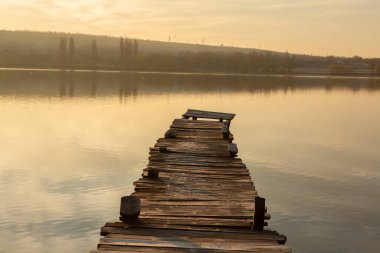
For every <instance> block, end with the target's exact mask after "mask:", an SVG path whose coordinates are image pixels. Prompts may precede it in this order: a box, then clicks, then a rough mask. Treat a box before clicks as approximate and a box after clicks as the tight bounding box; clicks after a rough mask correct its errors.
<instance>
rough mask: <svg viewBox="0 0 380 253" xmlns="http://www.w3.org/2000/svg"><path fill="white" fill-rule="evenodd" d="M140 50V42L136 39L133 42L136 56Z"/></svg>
mask: <svg viewBox="0 0 380 253" xmlns="http://www.w3.org/2000/svg"><path fill="white" fill-rule="evenodd" d="M138 52H139V43H138V41H137V40H136V39H135V41H134V43H133V55H134V56H137V54H138Z"/></svg>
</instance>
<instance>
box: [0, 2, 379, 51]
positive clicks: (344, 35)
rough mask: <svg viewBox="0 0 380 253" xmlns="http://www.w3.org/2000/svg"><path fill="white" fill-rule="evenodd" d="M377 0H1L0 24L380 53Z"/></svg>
mask: <svg viewBox="0 0 380 253" xmlns="http://www.w3.org/2000/svg"><path fill="white" fill-rule="evenodd" d="M379 27H380V1H379V0H297V1H296V0H228V1H227V0H60V1H58V0H27V1H26V0H0V29H6V30H20V29H22V30H25V29H27V30H39V31H60V32H80V33H89V34H99V35H114V36H120V35H126V36H128V37H136V38H141V39H153V40H163V41H167V40H168V38H169V36H171V39H172V41H179V42H190V43H202V41H203V40H204V42H205V43H206V44H211V45H219V44H222V43H223V44H224V45H234V46H241V47H254V48H258V47H260V48H264V49H270V50H276V51H289V52H295V53H305V54H313V55H322V56H325V55H327V54H328V55H340V56H353V55H360V56H364V57H380V33H379Z"/></svg>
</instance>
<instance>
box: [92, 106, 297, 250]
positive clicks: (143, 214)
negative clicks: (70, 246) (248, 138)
mask: <svg viewBox="0 0 380 253" xmlns="http://www.w3.org/2000/svg"><path fill="white" fill-rule="evenodd" d="M234 116H235V115H234V114H228V113H217V112H208V111H199V110H188V111H187V112H186V113H185V114H183V116H182V119H175V120H174V121H173V123H172V125H171V126H170V129H169V130H168V131H167V132H166V133H165V137H164V138H160V139H158V140H157V143H156V144H155V146H154V147H153V148H150V152H149V163H148V165H147V167H146V168H145V169H144V170H143V174H142V177H141V178H140V179H139V180H138V181H136V182H135V183H134V185H135V192H134V193H132V194H131V196H126V197H123V198H122V200H121V206H120V220H121V221H123V222H112V223H107V224H106V225H105V226H104V227H102V229H101V236H103V237H102V238H101V239H100V241H99V244H98V249H97V250H95V251H91V252H92V253H95V252H98V253H102V252H104V253H106V252H107V253H117V252H158V253H164V252H165V253H171V252H220V253H224V252H273V253H274V252H291V249H290V248H289V247H287V246H285V245H284V244H285V242H286V236H284V235H280V234H279V233H277V232H275V231H270V230H265V229H264V226H265V225H267V224H266V221H264V220H267V219H269V218H270V215H268V214H267V213H266V207H265V199H264V198H261V197H259V196H258V194H257V191H256V189H255V186H254V184H253V182H252V180H251V177H250V173H249V171H248V169H247V167H246V166H245V164H244V163H243V162H242V160H241V159H240V158H237V157H236V156H237V152H238V150H237V146H236V144H234V143H232V141H233V135H232V134H231V133H230V131H229V127H230V123H231V121H232V119H233V118H234ZM201 119H202V120H201ZM204 119H206V120H204ZM268 187H269V186H268Z"/></svg>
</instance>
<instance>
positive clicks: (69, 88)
mask: <svg viewBox="0 0 380 253" xmlns="http://www.w3.org/2000/svg"><path fill="white" fill-rule="evenodd" d="M59 77H60V80H59V83H60V85H59V97H61V98H63V97H67V96H69V97H74V96H75V80H74V79H75V74H74V72H73V71H65V70H62V71H60V73H59Z"/></svg>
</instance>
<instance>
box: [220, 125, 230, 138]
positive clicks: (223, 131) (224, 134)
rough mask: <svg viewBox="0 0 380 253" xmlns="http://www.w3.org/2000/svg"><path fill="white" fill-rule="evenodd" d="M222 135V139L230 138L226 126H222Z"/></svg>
mask: <svg viewBox="0 0 380 253" xmlns="http://www.w3.org/2000/svg"><path fill="white" fill-rule="evenodd" d="M222 133H223V139H228V138H229V137H230V130H229V129H228V127H227V126H224V127H223V128H222Z"/></svg>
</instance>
